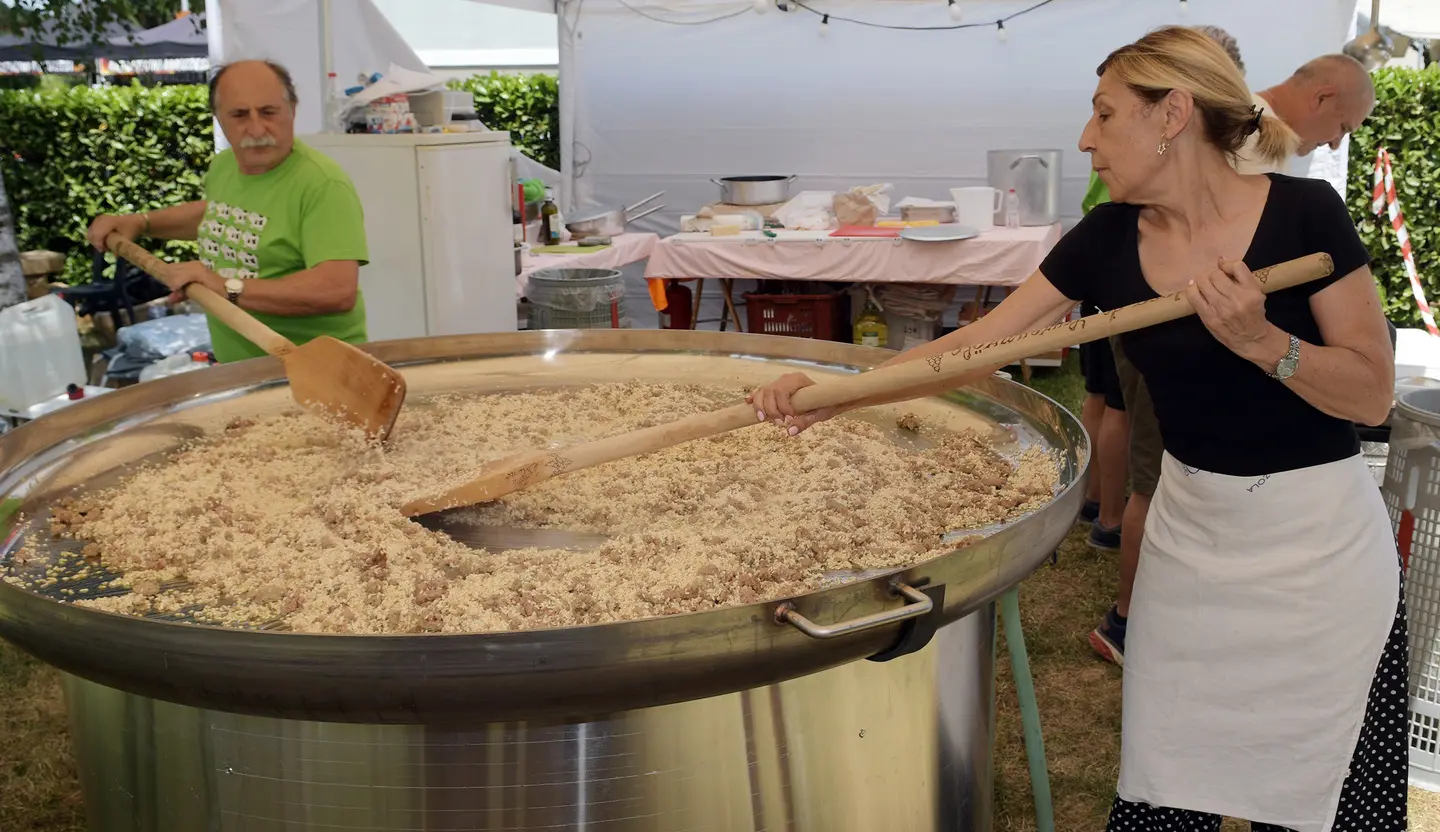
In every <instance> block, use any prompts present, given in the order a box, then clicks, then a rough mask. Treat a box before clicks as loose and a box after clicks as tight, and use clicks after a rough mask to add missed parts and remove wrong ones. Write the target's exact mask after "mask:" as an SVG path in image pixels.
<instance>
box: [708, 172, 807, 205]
mask: <svg viewBox="0 0 1440 832" xmlns="http://www.w3.org/2000/svg"><path fill="white" fill-rule="evenodd" d="M796 178H797V177H794V176H726V177H724V178H722V179H711V180H710V181H711V182H714V183H715V184H716V185H719V186H720V202H721V203H722V204H724V205H779V204H780V203H782V202H788V201H789V200H790V183H791V182H794V181H795V179H796Z"/></svg>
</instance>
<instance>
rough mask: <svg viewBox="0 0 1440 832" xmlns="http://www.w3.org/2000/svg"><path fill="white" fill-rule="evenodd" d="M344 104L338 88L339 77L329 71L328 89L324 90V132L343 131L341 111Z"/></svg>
mask: <svg viewBox="0 0 1440 832" xmlns="http://www.w3.org/2000/svg"><path fill="white" fill-rule="evenodd" d="M344 106H345V95H344V93H343V92H341V90H340V78H339V76H337V75H336V74H335V73H333V72H332V73H330V89H328V90H326V91H325V132H327V133H344V132H345V124H344V120H343V118H342V117H341V112H342V110H343V108H344Z"/></svg>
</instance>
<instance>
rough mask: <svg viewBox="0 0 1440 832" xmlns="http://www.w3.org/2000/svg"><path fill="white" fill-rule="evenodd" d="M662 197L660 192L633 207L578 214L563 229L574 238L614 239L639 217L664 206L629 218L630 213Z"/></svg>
mask: <svg viewBox="0 0 1440 832" xmlns="http://www.w3.org/2000/svg"><path fill="white" fill-rule="evenodd" d="M664 195H665V192H664V191H661V192H659V193H656V194H651V195H650V196H647V197H645V198H644V199H642V200H640V201H639V202H637V203H635V204H634V205H630V206H626V207H623V208H605V209H603V210H600V211H589V212H586V213H583V214H578V215H576V216H575V217H572V218H570V219H568V220H566V221H565V228H566V230H567V231H569V232H570V233H571V235H573V236H575V237H614V236H616V235H618V234H624V233H625V227H626V226H627V225H628V224H629V223H632V222H634V221H636V220H638V219H640V218H641V217H648V216H650V215H651V214H653V213H655V212H656V211H659V210H660V209H661V208H664V207H665V205H664V204H663V203H662V204H660V205H656V206H654V207H652V208H646V209H645V210H644V211H641V212H640V213H638V214H635V215H634V216H631V212H633V211H634V210H635V209H637V208H639V207H640V206H641V205H644V204H645V203H647V202H654V201H655V200H657V199H659V198H660V197H662V196H664Z"/></svg>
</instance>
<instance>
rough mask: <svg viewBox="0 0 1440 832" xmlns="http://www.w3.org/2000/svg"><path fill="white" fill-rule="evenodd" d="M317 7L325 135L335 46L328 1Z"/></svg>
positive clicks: (332, 103) (321, 115) (322, 127)
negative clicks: (318, 12) (318, 10)
mask: <svg viewBox="0 0 1440 832" xmlns="http://www.w3.org/2000/svg"><path fill="white" fill-rule="evenodd" d="M317 5H318V6H319V7H320V101H321V104H322V106H321V108H320V132H321V133H327V132H329V131H330V123H329V121H330V119H329V114H330V108H331V107H332V106H334V102H332V101H331V100H330V96H331V95H332V94H334V90H332V89H331V88H330V86H331V85H330V73H332V72H334V71H335V44H334V38H333V37H332V36H331V32H330V22H331V14H330V12H331V8H330V0H320V2H319V3H318V4H317Z"/></svg>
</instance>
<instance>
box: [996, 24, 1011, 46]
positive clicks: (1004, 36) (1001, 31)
mask: <svg viewBox="0 0 1440 832" xmlns="http://www.w3.org/2000/svg"><path fill="white" fill-rule="evenodd" d="M995 37H997V38H999V39H1000V42H1001V43H1009V42H1010V33H1009V32H1007V31H1005V21H1003V20H997V21H995Z"/></svg>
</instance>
